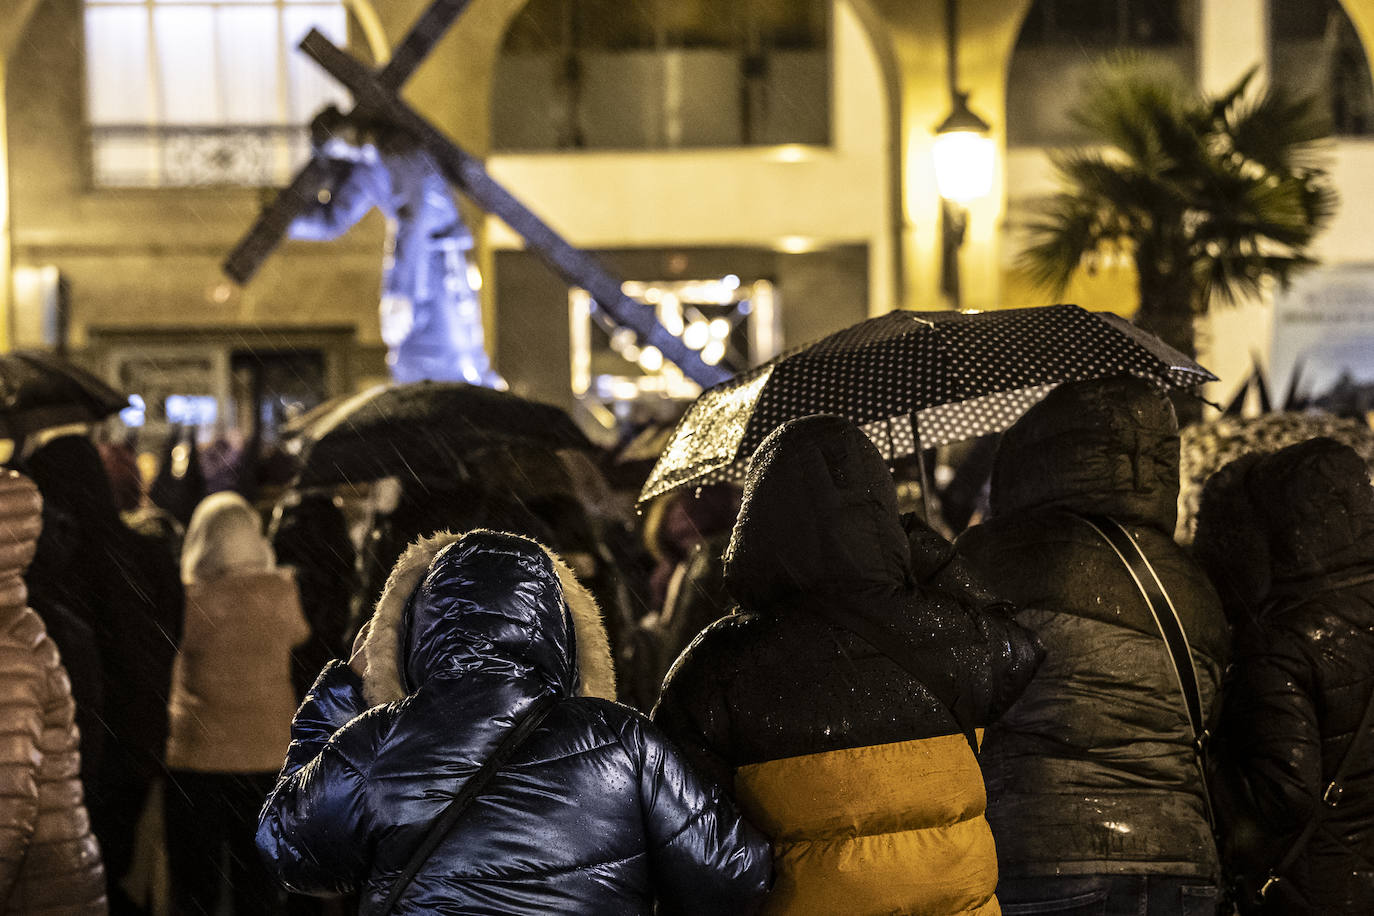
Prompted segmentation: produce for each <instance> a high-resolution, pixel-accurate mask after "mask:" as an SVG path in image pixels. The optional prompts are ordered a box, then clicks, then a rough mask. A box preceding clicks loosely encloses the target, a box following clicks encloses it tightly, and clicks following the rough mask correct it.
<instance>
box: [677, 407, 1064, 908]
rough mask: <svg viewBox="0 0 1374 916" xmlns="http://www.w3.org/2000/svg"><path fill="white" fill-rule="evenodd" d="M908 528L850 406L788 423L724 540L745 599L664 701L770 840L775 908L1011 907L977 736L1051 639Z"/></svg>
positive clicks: (694, 654)
mask: <svg viewBox="0 0 1374 916" xmlns="http://www.w3.org/2000/svg"><path fill="white" fill-rule="evenodd" d="M909 526H910V530H907V529H906V528H904V527H903V520H902V518H901V516H900V515H899V514H898V509H897V497H896V489H895V487H894V484H893V480H892V476H891V474H890V473H889V471H888V469H887V467H886V465H885V464H884V462H883V459H882V456H881V455H880V454H879V452H878V450H877V448H875V447H874V445H873V444H872V443H871V442H869V440H868V439H867V437H865V436H864V435H863V433H861V432H860V431H859V430H858V429H857V428H856V427H854V426H853V425H852V424H851V423H849V422H848V421H847V420H844V419H842V418H839V417H826V416H817V417H808V418H805V419H802V420H796V421H792V422H790V423H788V424H786V425H784V426H783V427H781V428H780V429H779V430H777V431H775V432H774V433H773V434H772V435H770V436H769V437H768V439H766V440H765V441H764V442H763V444H762V445H761V446H760V447H759V450H758V452H757V453H756V454H755V456H754V458H753V461H752V463H751V465H750V468H749V473H748V478H747V481H746V486H745V493H744V504H743V508H742V510H741V514H740V518H739V520H738V522H737V523H736V525H735V529H734V532H733V535H732V537H731V541H730V545H729V547H728V548H727V550H726V554H725V583H726V587H727V588H728V589H729V590H730V592H731V594H732V595H733V597H734V598H735V599H736V601H737V602H738V607H737V608H736V609H735V610H734V611H732V613H731V614H729V615H728V616H726V617H724V618H723V619H721V620H719V621H717V622H716V623H714V624H712V625H711V626H709V627H708V628H706V630H705V631H703V632H702V634H701V635H700V636H698V637H697V639H696V641H695V642H693V643H692V645H691V646H690V647H688V649H687V651H686V652H685V653H684V654H683V656H682V657H681V658H680V659H679V660H678V662H677V664H676V665H675V666H674V668H673V670H672V671H671V672H670V673H669V675H668V680H667V683H666V684H665V686H664V689H663V694H662V696H661V698H660V700H659V703H658V705H657V707H656V708H655V711H654V719H655V721H656V722H658V723H659V724H660V725H662V726H663V728H664V729H665V730H666V731H667V732H668V733H669V735H671V736H672V737H673V738H674V739H676V740H677V741H678V742H679V743H680V744H681V745H682V746H683V748H684V749H685V750H686V751H687V752H688V754H689V756H690V757H691V759H692V760H693V761H694V762H695V763H696V764H697V766H698V768H699V769H701V770H702V771H703V772H709V773H713V774H715V775H716V777H717V778H718V779H720V780H722V781H728V782H730V783H732V784H733V786H734V792H735V796H736V798H737V800H738V801H739V804H740V807H741V809H742V810H743V811H744V812H745V814H746V816H748V817H749V818H750V819H751V820H752V821H754V823H756V824H758V825H759V826H760V827H762V828H763V830H764V832H765V833H767V834H768V835H769V837H770V838H771V839H772V841H773V848H774V867H775V870H776V883H775V888H774V891H773V893H772V895H771V896H770V897H769V899H768V902H767V904H766V906H765V911H766V912H769V913H816V914H834V913H845V914H853V916H859V914H869V913H873V914H876V913H928V914H942V913H983V914H987V913H996V912H998V906H997V900H996V897H995V894H994V892H995V889H996V886H997V857H996V852H995V849H994V843H993V834H992V831H991V830H990V829H989V827H988V823H987V821H986V820H985V819H984V816H983V809H984V803H985V796H984V791H983V779H982V775H981V774H980V772H979V768H978V760H977V757H976V756H975V753H974V750H973V748H972V744H971V741H970V736H972V737H973V740H974V741H976V734H977V732H978V730H979V729H980V728H981V727H982V726H984V725H986V724H987V723H988V722H989V721H991V719H992V718H993V717H995V716H996V715H997V714H998V712H999V711H1000V710H1001V709H1003V708H1005V707H1006V706H1007V705H1009V704H1010V702H1011V700H1012V699H1014V698H1015V696H1016V694H1017V692H1018V691H1019V690H1020V689H1021V687H1023V686H1024V685H1025V683H1026V682H1027V681H1028V680H1029V678H1030V676H1031V674H1032V672H1033V671H1034V668H1035V664H1036V662H1037V660H1038V650H1037V647H1036V645H1035V642H1034V639H1033V638H1032V637H1031V636H1030V634H1028V633H1027V632H1026V631H1025V630H1023V629H1022V628H1021V627H1019V626H1017V625H1016V624H1015V623H1014V622H1012V620H1011V614H1010V609H1009V608H1006V607H1004V606H1002V605H1000V604H999V603H997V602H996V601H994V600H992V599H990V598H989V596H987V595H985V594H982V593H980V592H978V590H977V589H976V588H975V587H974V584H973V583H971V582H969V581H968V580H967V578H966V576H964V575H963V573H962V570H961V569H960V565H959V561H958V560H957V558H955V557H954V556H953V553H952V549H951V548H950V545H949V544H948V543H947V542H945V541H944V540H943V539H942V538H940V537H939V536H938V535H936V534H935V533H934V532H933V531H930V530H929V529H928V528H926V527H925V526H924V525H922V524H920V523H918V522H914V521H909ZM818 605H823V606H821V607H818ZM854 618H865V619H867V620H869V621H870V622H872V623H873V624H874V625H875V626H878V627H881V628H884V631H885V632H888V633H890V635H891V642H892V643H904V644H907V645H910V646H913V647H915V649H916V653H915V654H916V656H917V660H916V663H918V664H919V665H920V667H919V669H918V670H917V674H918V675H919V676H915V675H913V674H912V673H910V672H909V671H908V670H907V669H906V668H904V667H903V666H902V665H900V664H899V663H898V662H896V661H894V660H893V659H892V658H891V657H889V656H888V655H886V654H884V653H883V652H882V651H880V650H879V648H877V647H875V646H874V645H872V644H870V643H869V642H867V641H865V640H864V639H863V638H861V637H860V636H858V635H856V634H855V633H854V632H853V631H852V630H850V629H848V628H847V627H846V626H844V625H843V623H842V622H843V621H846V620H852V619H854ZM908 661H910V660H908ZM913 667H914V665H913ZM955 710H958V718H956V712H955Z"/></svg>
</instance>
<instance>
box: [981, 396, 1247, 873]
mask: <svg viewBox="0 0 1374 916" xmlns="http://www.w3.org/2000/svg"><path fill="white" fill-rule="evenodd" d="M1177 499H1178V427H1177V421H1176V419H1175V417H1174V412H1173V408H1172V407H1171V406H1170V404H1169V401H1168V400H1167V399H1166V398H1165V397H1164V396H1163V395H1161V394H1159V393H1158V392H1157V391H1155V390H1154V389H1153V388H1152V387H1151V386H1150V385H1148V384H1147V383H1145V382H1143V381H1140V380H1137V379H1108V380H1103V381H1096V382H1083V383H1074V384H1068V385H1063V386H1061V387H1059V388H1057V389H1055V390H1054V391H1052V392H1051V393H1050V394H1049V395H1048V396H1047V397H1046V398H1045V399H1044V400H1043V401H1042V402H1040V403H1039V404H1037V405H1036V406H1035V407H1033V408H1031V410H1029V411H1027V412H1026V414H1025V415H1024V416H1023V417H1022V418H1021V419H1020V420H1019V421H1017V422H1016V423H1015V424H1014V425H1013V426H1012V427H1011V428H1010V429H1008V430H1007V431H1006V433H1005V434H1004V435H1003V438H1002V442H1001V445H1000V446H999V449H998V454H997V458H996V461H995V465H994V469H993V477H992V492H991V508H992V514H991V517H990V519H989V520H988V521H987V522H986V523H984V524H982V525H979V526H977V527H975V528H972V529H970V530H969V531H967V532H965V533H964V534H963V535H962V536H960V538H959V540H958V542H957V544H958V547H959V550H960V552H961V553H963V554H964V555H965V556H967V557H968V559H969V561H970V562H971V563H973V564H974V566H975V567H976V569H977V570H978V571H979V572H981V573H982V574H983V575H984V576H985V578H986V579H987V581H988V582H989V584H990V585H992V587H993V588H995V589H997V590H998V591H999V592H1000V593H1002V594H1005V595H1006V596H1007V597H1008V598H1009V599H1010V600H1012V601H1014V602H1016V603H1017V604H1019V605H1020V606H1021V607H1023V608H1024V609H1025V610H1024V611H1022V613H1021V614H1020V615H1019V616H1018V617H1017V620H1018V621H1020V622H1021V623H1023V624H1025V625H1026V626H1028V627H1030V628H1031V629H1033V630H1034V631H1035V632H1036V634H1037V635H1038V636H1039V637H1040V640H1041V642H1042V643H1043V644H1044V646H1045V651H1046V656H1045V663H1044V664H1043V665H1042V666H1041V667H1040V670H1039V671H1038V672H1037V673H1036V676H1035V679H1034V680H1033V681H1032V682H1031V684H1030V686H1029V687H1028V688H1027V689H1026V691H1025V693H1024V694H1022V696H1021V698H1020V699H1019V700H1018V701H1017V702H1016V704H1015V705H1014V706H1013V707H1012V708H1011V710H1010V711H1009V712H1008V713H1007V714H1006V715H1005V716H1003V717H1002V719H1001V721H999V722H998V723H997V724H996V725H995V726H993V728H991V729H990V730H989V732H988V737H987V742H986V743H985V745H984V754H983V772H984V775H985V777H986V779H987V787H988V820H989V821H991V823H992V826H993V830H994V831H995V832H996V835H997V847H998V848H997V852H998V860H999V863H1000V865H1001V870H1002V874H1003V875H1005V876H1010V877H1018V878H1019V877H1037V876H1047V875H1074V874H1078V875H1085V874H1167V875H1180V876H1199V877H1204V878H1209V879H1211V878H1215V877H1217V876H1218V873H1219V870H1218V864H1217V856H1216V849H1215V844H1214V842H1213V839H1212V834H1211V829H1210V827H1209V825H1208V820H1207V815H1206V807H1205V801H1204V787H1203V780H1202V775H1201V773H1200V771H1199V769H1198V766H1197V763H1196V761H1195V758H1194V755H1193V750H1192V748H1193V739H1192V731H1191V728H1190V725H1189V722H1188V717H1187V712H1186V706H1185V704H1184V700H1183V696H1182V692H1181V690H1180V688H1179V685H1178V681H1177V680H1176V679H1175V677H1174V674H1173V672H1172V669H1171V667H1170V661H1169V654H1168V649H1167V648H1166V645H1165V643H1164V640H1163V638H1162V637H1161V636H1160V633H1159V629H1158V627H1157V626H1156V624H1155V622H1154V618H1153V617H1152V615H1151V613H1150V610H1149V607H1148V605H1147V604H1146V603H1145V599H1144V598H1143V596H1142V595H1141V593H1140V590H1139V588H1137V586H1136V585H1135V582H1134V580H1133V579H1132V577H1131V574H1130V571H1129V570H1128V569H1127V567H1126V566H1125V565H1124V564H1123V562H1122V561H1121V559H1120V558H1119V557H1118V556H1117V554H1116V553H1115V552H1114V550H1113V549H1112V548H1111V546H1109V545H1108V544H1107V543H1106V542H1105V541H1104V540H1102V538H1101V537H1100V536H1099V535H1098V534H1097V533H1096V532H1095V531H1094V530H1093V528H1091V527H1089V525H1088V524H1087V523H1086V522H1084V521H1083V520H1082V519H1081V518H1079V517H1078V516H1077V513H1083V514H1100V515H1106V516H1109V517H1110V518H1113V519H1115V520H1116V521H1118V522H1120V523H1121V524H1123V525H1124V526H1125V527H1126V530H1127V532H1128V533H1129V534H1130V536H1131V537H1132V538H1133V539H1134V540H1135V542H1136V543H1137V544H1138V545H1139V546H1140V548H1141V550H1142V551H1143V552H1144V554H1145V556H1146V557H1147V558H1148V559H1149V561H1150V563H1151V564H1152V565H1153V567H1154V569H1155V571H1156V573H1157V574H1158V576H1159V578H1160V580H1161V581H1162V582H1163V584H1164V587H1165V589H1166V590H1167V591H1168V593H1169V596H1170V598H1171V599H1172V601H1173V603H1174V605H1175V606H1176V607H1177V609H1178V613H1179V615H1180V617H1181V619H1182V623H1183V627H1184V630H1185V632H1186V634H1187V636H1188V639H1189V643H1190V645H1191V648H1192V651H1193V660H1194V664H1195V666H1196V668H1197V671H1198V676H1199V679H1200V682H1201V684H1200V686H1201V690H1202V695H1203V697H1202V698H1203V710H1204V714H1205V715H1207V716H1209V717H1210V716H1211V714H1212V710H1213V708H1214V706H1215V698H1216V695H1217V691H1218V688H1219V686H1220V683H1221V673H1222V670H1223V668H1224V666H1225V660H1226V657H1227V654H1228V648H1229V635H1228V631H1227V628H1226V621H1225V619H1224V617H1223V615H1222V612H1221V607H1220V602H1219V601H1218V598H1217V595H1216V592H1215V591H1214V590H1213V588H1212V586H1211V584H1210V583H1209V582H1208V580H1207V577H1206V575H1205V574H1204V573H1203V572H1202V570H1201V569H1200V568H1198V566H1197V565H1196V564H1195V563H1194V562H1193V561H1192V560H1191V559H1190V558H1189V557H1188V556H1187V555H1186V554H1185V553H1184V552H1183V551H1182V549H1180V548H1179V547H1178V546H1177V545H1176V544H1175V543H1174V541H1173V537H1172V532H1173V530H1174V521H1175V517H1176V514H1177V511H1178V510H1177Z"/></svg>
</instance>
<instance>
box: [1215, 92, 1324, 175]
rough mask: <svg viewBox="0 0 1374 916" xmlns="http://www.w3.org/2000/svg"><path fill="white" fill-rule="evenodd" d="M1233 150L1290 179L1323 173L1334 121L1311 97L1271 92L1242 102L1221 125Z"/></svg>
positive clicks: (1229, 111)
mask: <svg viewBox="0 0 1374 916" xmlns="http://www.w3.org/2000/svg"><path fill="white" fill-rule="evenodd" d="M1222 126H1223V127H1224V129H1225V131H1226V133H1227V136H1228V138H1229V139H1230V142H1231V145H1232V148H1233V149H1234V150H1235V152H1236V153H1237V154H1238V155H1240V156H1241V157H1243V158H1244V159H1247V160H1250V161H1252V162H1256V163H1258V164H1259V165H1261V166H1262V167H1264V168H1265V169H1267V170H1268V171H1271V172H1276V173H1278V174H1290V173H1292V172H1295V171H1298V170H1301V169H1312V168H1320V167H1323V166H1324V165H1325V164H1326V161H1327V159H1328V158H1329V148H1328V147H1327V146H1326V145H1325V144H1322V143H1321V142H1320V141H1323V140H1326V139H1328V138H1329V137H1330V136H1331V119H1330V117H1329V116H1328V115H1327V113H1326V112H1325V111H1324V110H1323V109H1322V108H1321V106H1319V105H1318V104H1317V103H1316V101H1315V100H1314V99H1313V98H1311V97H1309V96H1296V95H1293V94H1292V93H1289V92H1286V91H1284V90H1282V89H1278V88H1271V89H1269V90H1267V91H1265V92H1261V93H1258V94H1255V95H1254V96H1253V97H1250V98H1245V99H1241V100H1238V101H1237V103H1236V104H1235V105H1233V106H1231V107H1230V108H1229V109H1228V111H1227V112H1226V115H1225V120H1224V121H1223V122H1222Z"/></svg>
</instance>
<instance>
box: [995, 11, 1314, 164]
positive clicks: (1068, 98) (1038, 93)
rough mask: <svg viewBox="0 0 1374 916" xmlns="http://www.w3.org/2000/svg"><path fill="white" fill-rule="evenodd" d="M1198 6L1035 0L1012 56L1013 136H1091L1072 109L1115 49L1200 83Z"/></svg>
mask: <svg viewBox="0 0 1374 916" xmlns="http://www.w3.org/2000/svg"><path fill="white" fill-rule="evenodd" d="M1295 2H1302V0H1295ZM1194 8H1195V5H1194V4H1191V3H1186V2H1184V0H1035V3H1034V4H1032V5H1031V8H1030V11H1029V12H1028V13H1027V14H1026V19H1025V22H1024V23H1022V26H1021V34H1020V35H1019V36H1018V37H1017V39H1016V48H1015V50H1014V51H1013V52H1012V57H1011V67H1010V71H1009V78H1008V80H1007V142H1008V143H1010V144H1012V145H1055V144H1069V143H1075V142H1078V141H1080V140H1082V139H1084V136H1083V134H1082V133H1081V131H1080V129H1079V127H1078V126H1077V125H1076V124H1074V122H1073V121H1072V120H1070V118H1069V116H1068V113H1069V110H1070V109H1071V108H1072V107H1073V104H1074V102H1075V100H1076V99H1077V97H1078V90H1079V87H1080V86H1081V85H1082V83H1083V81H1084V80H1085V79H1087V78H1088V77H1089V75H1090V74H1091V73H1092V68H1093V67H1094V66H1095V65H1096V63H1097V62H1098V61H1100V60H1102V58H1103V57H1105V56H1107V55H1109V54H1112V53H1113V52H1117V51H1120V50H1126V49H1129V50H1131V51H1133V52H1137V53H1140V54H1142V55H1146V56H1148V57H1149V58H1151V59H1152V60H1155V61H1157V62H1158V63H1159V65H1160V66H1161V67H1165V68H1168V69H1171V70H1174V71H1176V72H1178V73H1180V74H1182V75H1184V76H1185V77H1186V78H1187V80H1188V82H1190V83H1191V82H1194V81H1195V74H1196V72H1197V66H1196V63H1195V61H1196V52H1195V48H1196V41H1195V36H1196V34H1197V26H1196V22H1195V21H1194V16H1195V14H1194V13H1193V12H1192V11H1193V10H1194Z"/></svg>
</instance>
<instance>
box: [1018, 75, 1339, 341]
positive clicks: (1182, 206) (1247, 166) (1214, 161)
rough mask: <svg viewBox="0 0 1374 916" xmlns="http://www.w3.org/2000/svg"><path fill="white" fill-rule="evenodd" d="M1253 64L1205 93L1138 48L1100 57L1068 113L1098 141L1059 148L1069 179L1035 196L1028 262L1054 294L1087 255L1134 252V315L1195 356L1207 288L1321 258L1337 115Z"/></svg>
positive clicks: (1247, 289) (1278, 275)
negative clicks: (1227, 84)
mask: <svg viewBox="0 0 1374 916" xmlns="http://www.w3.org/2000/svg"><path fill="white" fill-rule="evenodd" d="M1254 75H1255V71H1254V70H1251V71H1250V72H1249V73H1246V74H1245V75H1244V76H1243V77H1241V79H1240V80H1239V82H1237V83H1236V85H1235V86H1234V87H1233V88H1232V89H1231V90H1230V91H1228V92H1226V93H1223V94H1222V95H1220V96H1217V97H1215V98H1208V97H1205V96H1203V95H1202V94H1200V93H1198V92H1196V91H1195V90H1193V89H1192V88H1190V87H1188V86H1186V85H1185V84H1184V83H1183V82H1182V80H1181V79H1179V78H1178V77H1176V76H1174V75H1172V74H1169V73H1166V72H1164V71H1162V70H1161V69H1159V68H1157V67H1151V66H1150V65H1148V64H1147V63H1146V62H1145V61H1143V60H1142V59H1140V58H1115V59H1113V60H1110V61H1108V62H1107V63H1105V64H1104V65H1103V66H1102V68H1101V70H1100V72H1098V73H1096V74H1095V79H1094V80H1093V82H1092V83H1091V84H1090V85H1089V86H1088V87H1087V88H1086V90H1085V92H1084V94H1083V95H1082V97H1081V98H1080V100H1079V103H1078V105H1077V107H1076V108H1075V109H1074V111H1073V113H1072V116H1073V118H1074V120H1075V121H1076V122H1077V123H1078V124H1080V125H1081V126H1083V127H1084V128H1086V129H1087V130H1088V131H1089V133H1090V135H1091V136H1092V137H1093V138H1094V140H1095V141H1097V143H1096V144H1095V145H1093V146H1088V147H1082V148H1078V149H1071V150H1065V151H1061V152H1059V153H1057V154H1055V155H1054V159H1053V161H1054V165H1055V168H1056V171H1057V172H1058V174H1059V177H1060V179H1061V180H1062V182H1063V184H1064V189H1063V190H1062V191H1061V192H1060V193H1058V194H1055V195H1053V196H1052V197H1048V198H1045V199H1043V200H1040V201H1037V202H1036V203H1035V204H1034V205H1032V206H1033V216H1032V219H1031V220H1030V222H1029V224H1028V225H1027V229H1028V231H1029V234H1030V245H1029V247H1028V248H1027V249H1026V250H1025V251H1024V252H1023V253H1022V255H1021V259H1020V262H1019V263H1020V266H1021V267H1023V268H1024V269H1026V270H1027V272H1028V273H1029V274H1030V276H1031V278H1032V279H1033V280H1034V281H1036V282H1037V283H1039V284H1041V285H1044V286H1048V287H1050V288H1052V289H1053V290H1054V291H1055V294H1056V295H1059V294H1061V293H1063V291H1064V288H1065V287H1066V286H1067V285H1068V282H1069V280H1070V278H1071V277H1072V276H1073V274H1074V272H1075V271H1076V270H1077V269H1078V268H1079V267H1087V268H1089V269H1091V268H1093V267H1094V266H1095V265H1096V263H1097V262H1098V260H1099V259H1100V258H1101V257H1103V256H1105V255H1111V254H1121V255H1126V256H1130V257H1132V258H1134V260H1135V266H1136V275H1137V281H1138V285H1139V291H1140V311H1139V312H1138V313H1137V315H1136V318H1135V321H1136V324H1137V325H1139V326H1140V327H1142V328H1145V329H1147V330H1149V331H1151V332H1152V333H1154V334H1156V335H1158V336H1159V337H1160V338H1162V339H1163V340H1164V341H1165V342H1166V343H1168V344H1170V345H1171V346H1173V347H1175V348H1177V349H1178V350H1180V351H1182V352H1184V353H1186V354H1188V355H1189V356H1193V355H1195V345H1194V340H1193V319H1194V318H1195V317H1197V316H1198V315H1201V314H1204V313H1205V312H1206V311H1207V308H1208V305H1209V304H1210V303H1211V302H1213V301H1214V300H1215V301H1219V302H1223V303H1233V302H1235V301H1236V300H1238V299H1241V298H1243V297H1248V296H1253V295H1255V294H1257V293H1259V292H1260V290H1261V289H1262V287H1263V285H1264V284H1265V282H1266V280H1268V279H1269V278H1273V279H1275V280H1278V281H1279V282H1280V283H1286V282H1287V281H1288V279H1289V278H1290V277H1291V276H1292V275H1293V274H1294V273H1295V272H1296V271H1298V270H1300V269H1302V268H1303V267H1306V266H1308V265H1310V264H1312V263H1313V261H1312V259H1311V258H1310V257H1308V255H1307V248H1308V246H1309V245H1310V244H1311V242H1312V240H1313V238H1314V237H1315V236H1316V234H1317V233H1318V232H1319V231H1320V230H1321V229H1322V228H1323V227H1324V226H1325V225H1326V223H1327V222H1328V221H1329V220H1330V218H1331V216H1332V214H1333V213H1334V211H1335V207H1336V193H1335V191H1334V190H1333V189H1332V187H1331V185H1330V182H1329V179H1328V176H1327V173H1326V172H1325V170H1324V169H1323V167H1322V153H1323V145H1322V144H1321V143H1320V142H1319V141H1321V140H1323V139H1324V138H1326V137H1327V136H1328V135H1329V133H1330V128H1329V126H1328V123H1327V121H1326V118H1325V116H1324V115H1323V114H1322V111H1321V109H1320V107H1319V106H1317V105H1315V104H1314V103H1313V102H1312V101H1311V100H1310V99H1306V98H1301V99H1300V98H1295V97H1293V96H1290V95H1288V94H1286V93H1284V92H1282V91H1280V90H1277V89H1272V88H1271V89H1267V90H1256V89H1254V88H1253V87H1252V82H1253V81H1254Z"/></svg>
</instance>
